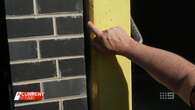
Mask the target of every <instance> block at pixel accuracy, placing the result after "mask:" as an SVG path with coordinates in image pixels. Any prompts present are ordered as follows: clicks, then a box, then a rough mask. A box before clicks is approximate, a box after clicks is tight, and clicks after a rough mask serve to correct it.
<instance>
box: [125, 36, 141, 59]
mask: <svg viewBox="0 0 195 110" xmlns="http://www.w3.org/2000/svg"><path fill="white" fill-rule="evenodd" d="M139 45H141V44H140V43H138V42H137V41H135V40H134V39H132V38H129V40H128V43H127V46H126V48H125V50H124V53H123V56H125V57H127V58H131V57H133V54H134V53H135V51H136V50H137V48H138V47H139Z"/></svg>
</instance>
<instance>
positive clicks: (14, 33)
mask: <svg viewBox="0 0 195 110" xmlns="http://www.w3.org/2000/svg"><path fill="white" fill-rule="evenodd" d="M7 30H8V38H19V37H31V36H42V35H51V34H53V24H52V19H50V18H40V19H9V20H7Z"/></svg>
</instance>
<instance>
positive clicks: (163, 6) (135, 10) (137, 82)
mask: <svg viewBox="0 0 195 110" xmlns="http://www.w3.org/2000/svg"><path fill="white" fill-rule="evenodd" d="M131 7H132V16H133V18H134V20H135V22H136V24H137V26H138V28H139V30H140V31H141V33H142V35H143V38H144V43H145V44H147V45H150V46H154V47H158V48H161V49H165V50H168V51H172V52H175V53H177V54H179V55H181V56H183V57H185V58H186V59H188V60H190V61H192V62H193V63H195V49H194V48H193V45H194V36H195V29H194V26H195V1H194V0H132V4H131ZM164 91H169V90H167V89H166V88H165V87H163V86H161V85H160V84H158V83H157V82H156V81H154V80H153V79H152V78H151V77H150V76H148V75H147V73H146V72H145V71H144V70H142V69H141V68H139V67H138V66H136V65H133V109H134V110H164V109H168V110H189V107H187V106H186V104H185V103H183V101H181V100H180V99H179V97H175V99H174V100H160V92H164Z"/></svg>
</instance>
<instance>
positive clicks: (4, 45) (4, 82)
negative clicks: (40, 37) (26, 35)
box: [0, 0, 14, 110]
mask: <svg viewBox="0 0 195 110" xmlns="http://www.w3.org/2000/svg"><path fill="white" fill-rule="evenodd" d="M0 50H1V57H0V74H1V77H0V81H1V86H0V90H1V95H2V96H1V100H2V101H1V104H0V105H1V108H3V109H5V110H13V109H14V106H13V96H12V82H11V73H10V65H9V50H8V40H7V31H6V20H5V5H4V0H0Z"/></svg>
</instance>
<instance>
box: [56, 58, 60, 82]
mask: <svg viewBox="0 0 195 110" xmlns="http://www.w3.org/2000/svg"><path fill="white" fill-rule="evenodd" d="M56 73H57V78H58V79H60V78H61V73H60V67H59V61H58V60H56Z"/></svg>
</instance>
